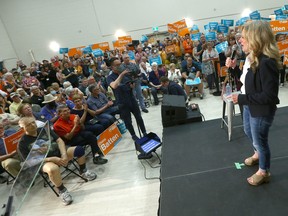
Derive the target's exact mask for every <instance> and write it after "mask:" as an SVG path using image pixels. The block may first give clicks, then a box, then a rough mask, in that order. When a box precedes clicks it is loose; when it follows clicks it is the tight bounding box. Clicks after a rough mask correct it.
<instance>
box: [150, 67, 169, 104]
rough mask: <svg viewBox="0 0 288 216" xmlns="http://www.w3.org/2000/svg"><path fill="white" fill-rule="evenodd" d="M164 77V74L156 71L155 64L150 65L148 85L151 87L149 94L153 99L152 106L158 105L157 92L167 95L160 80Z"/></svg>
mask: <svg viewBox="0 0 288 216" xmlns="http://www.w3.org/2000/svg"><path fill="white" fill-rule="evenodd" d="M162 76H165V73H164V72H163V71H161V70H159V69H158V65H157V63H156V62H153V63H152V71H151V72H150V73H149V84H150V85H151V94H152V96H153V99H154V104H155V105H158V104H159V100H158V97H157V91H162V92H163V93H164V94H165V93H167V89H166V88H164V87H162V85H161V83H160V78H161V77H162Z"/></svg>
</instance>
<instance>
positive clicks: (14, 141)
mask: <svg viewBox="0 0 288 216" xmlns="http://www.w3.org/2000/svg"><path fill="white" fill-rule="evenodd" d="M23 134H24V130H23V129H22V128H21V129H20V130H19V131H17V132H16V133H14V134H11V135H10V136H8V137H5V138H4V139H3V141H4V146H5V150H6V154H10V153H11V152H13V151H15V150H16V149H17V146H18V143H19V140H20V139H21V137H22V136H23Z"/></svg>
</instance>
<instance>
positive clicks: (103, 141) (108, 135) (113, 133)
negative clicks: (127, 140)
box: [97, 122, 122, 155]
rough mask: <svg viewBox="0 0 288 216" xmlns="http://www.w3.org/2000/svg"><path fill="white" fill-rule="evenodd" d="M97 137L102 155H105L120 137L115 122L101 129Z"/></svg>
mask: <svg viewBox="0 0 288 216" xmlns="http://www.w3.org/2000/svg"><path fill="white" fill-rule="evenodd" d="M97 139H98V142H97V144H98V146H99V148H100V150H101V151H102V153H103V154H104V155H107V154H108V153H109V152H110V151H111V150H112V149H113V148H114V147H115V146H116V145H117V144H118V143H119V141H120V140H121V139H122V135H121V133H120V131H119V129H118V127H117V122H115V123H113V124H112V125H111V126H110V127H108V128H107V129H106V130H105V131H103V132H102V133H101V134H100V135H99V136H98V137H97Z"/></svg>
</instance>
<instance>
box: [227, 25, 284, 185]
mask: <svg viewBox="0 0 288 216" xmlns="http://www.w3.org/2000/svg"><path fill="white" fill-rule="evenodd" d="M240 43H241V46H242V49H243V51H244V52H245V53H246V54H247V57H246V61H245V65H244V68H243V74H242V76H241V78H240V80H241V82H242V83H243V86H242V87H241V94H233V95H232V99H233V102H234V103H239V104H241V105H243V108H244V111H243V112H244V113H243V122H244V131H245V133H246V135H247V136H248V137H249V138H250V140H251V142H252V143H253V148H254V154H253V155H252V156H251V157H248V158H247V159H246V160H245V164H246V165H247V166H253V165H256V164H259V169H258V171H257V172H256V173H255V174H254V175H252V176H251V177H249V178H248V179H247V181H248V183H249V184H251V185H254V186H257V185H260V184H262V183H268V182H269V180H270V178H271V174H270V149H269V145H268V134H269V128H270V126H271V125H272V122H273V119H274V115H275V112H276V109H277V107H276V104H278V103H279V99H278V90H279V89H278V82H279V68H280V67H281V63H280V56H279V51H278V48H277V45H276V41H275V37H274V35H273V33H272V30H271V28H270V25H269V23H268V22H265V21H253V22H250V23H247V24H245V25H244V28H243V31H242V36H241V39H240ZM235 63H236V62H235V60H234V61H232V60H231V59H230V58H228V59H227V61H226V66H228V67H232V68H233V66H235Z"/></svg>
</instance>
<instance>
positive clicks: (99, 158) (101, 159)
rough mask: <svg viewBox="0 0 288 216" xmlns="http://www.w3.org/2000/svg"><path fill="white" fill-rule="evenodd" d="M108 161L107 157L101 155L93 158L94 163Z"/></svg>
mask: <svg viewBox="0 0 288 216" xmlns="http://www.w3.org/2000/svg"><path fill="white" fill-rule="evenodd" d="M107 162H108V160H107V159H105V158H102V157H100V156H98V157H95V158H93V163H94V164H106V163H107Z"/></svg>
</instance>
